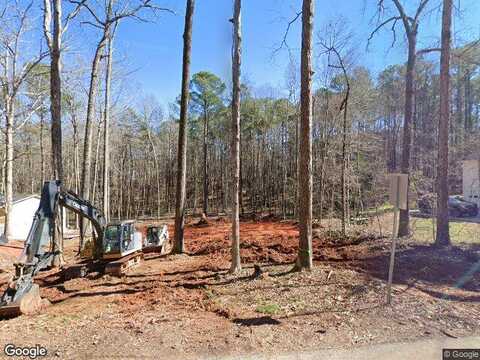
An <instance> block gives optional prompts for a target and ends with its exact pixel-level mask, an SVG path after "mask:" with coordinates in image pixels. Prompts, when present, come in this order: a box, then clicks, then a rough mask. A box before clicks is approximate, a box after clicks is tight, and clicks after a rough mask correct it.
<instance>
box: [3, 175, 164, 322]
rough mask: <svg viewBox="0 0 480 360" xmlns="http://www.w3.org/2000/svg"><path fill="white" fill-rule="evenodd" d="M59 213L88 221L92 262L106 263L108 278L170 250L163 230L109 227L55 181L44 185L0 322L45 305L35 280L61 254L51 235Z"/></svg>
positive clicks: (94, 210)
mask: <svg viewBox="0 0 480 360" xmlns="http://www.w3.org/2000/svg"><path fill="white" fill-rule="evenodd" d="M62 208H66V209H69V210H71V211H73V212H74V213H76V214H78V215H79V216H81V217H82V218H85V219H87V220H89V221H90V223H91V224H92V227H93V229H94V232H93V247H94V249H93V257H94V258H95V259H97V260H101V261H103V262H105V271H106V272H108V271H109V269H110V270H111V269H112V268H114V269H115V268H120V269H123V268H124V267H125V266H129V265H131V264H132V263H137V262H138V261H139V259H141V258H142V257H143V253H142V250H144V249H145V250H148V249H152V248H160V249H161V252H164V251H165V249H166V247H167V245H168V230H167V227H166V226H163V227H162V228H161V227H158V226H150V227H148V228H146V229H143V230H144V231H143V232H142V231H138V230H139V229H138V227H137V226H136V224H135V222H134V221H132V220H130V221H117V222H113V223H110V224H107V223H106V220H105V216H104V215H103V213H102V211H100V210H99V209H97V208H96V207H95V206H93V205H92V204H91V203H90V202H88V201H86V200H84V199H82V198H80V197H79V196H78V195H77V194H75V193H74V192H72V191H69V190H66V189H64V188H63V186H62V184H61V182H60V181H58V180H52V181H46V182H45V183H44V185H43V189H42V193H41V197H40V204H39V207H38V209H37V211H36V213H35V216H34V219H33V223H32V226H31V228H30V232H29V234H28V236H27V239H26V241H25V246H24V250H23V253H22V255H21V256H20V257H19V259H18V260H17V262H15V263H14V266H15V275H14V277H13V280H12V281H11V282H10V283H9V284H8V287H7V289H6V290H5V292H4V293H3V295H2V297H1V299H0V318H8V317H15V316H17V315H20V314H29V313H35V312H38V311H39V310H40V309H41V308H42V307H44V306H45V305H46V304H47V303H48V301H47V300H44V299H41V298H40V292H39V286H38V285H37V284H35V283H34V277H35V275H37V274H38V272H39V271H41V270H42V269H45V268H47V267H49V266H51V264H52V260H53V258H54V256H55V255H58V254H59V252H58V250H56V249H57V248H58V247H57V246H55V239H54V231H55V226H56V222H55V220H56V219H57V218H58V214H59V211H61V209H62ZM145 230H146V231H145ZM132 260H133V262H132Z"/></svg>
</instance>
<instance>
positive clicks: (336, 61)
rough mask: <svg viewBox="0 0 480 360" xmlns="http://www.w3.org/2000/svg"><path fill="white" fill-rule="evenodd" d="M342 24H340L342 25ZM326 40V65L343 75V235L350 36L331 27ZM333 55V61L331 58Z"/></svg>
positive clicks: (346, 207) (346, 211) (346, 209)
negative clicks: (347, 60)
mask: <svg viewBox="0 0 480 360" xmlns="http://www.w3.org/2000/svg"><path fill="white" fill-rule="evenodd" d="M343 26H344V24H342V27H343ZM329 35H330V36H329V39H328V41H325V40H321V41H320V45H321V46H322V47H323V49H324V53H326V54H327V55H328V66H329V67H331V68H334V69H338V70H339V71H340V72H341V75H342V77H343V82H344V83H343V84H342V85H343V86H342V92H343V98H342V102H341V104H340V108H339V111H340V112H341V113H342V118H343V121H342V170H341V175H340V182H341V188H342V194H341V199H342V234H343V235H344V236H345V235H346V232H347V224H348V223H349V207H350V205H349V201H348V186H347V175H348V174H347V170H348V159H349V133H350V126H349V121H348V105H349V99H350V90H351V86H350V78H349V75H348V73H347V63H346V57H347V55H346V54H344V53H343V52H345V51H346V49H345V47H346V44H347V43H348V41H349V40H350V39H351V36H350V35H349V34H347V35H346V36H341V34H339V33H338V31H337V29H336V28H335V27H332V33H331V34H329ZM331 57H333V61H332V59H331Z"/></svg>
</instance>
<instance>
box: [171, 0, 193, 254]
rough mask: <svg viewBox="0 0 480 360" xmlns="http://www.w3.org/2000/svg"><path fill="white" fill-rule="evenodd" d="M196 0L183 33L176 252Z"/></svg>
mask: <svg viewBox="0 0 480 360" xmlns="http://www.w3.org/2000/svg"><path fill="white" fill-rule="evenodd" d="M194 10H195V0H187V7H186V12H185V30H184V33H183V69H182V95H181V100H180V123H179V125H178V153H177V188H176V207H175V244H174V248H173V250H174V252H175V253H177V254H181V253H183V252H184V251H185V248H184V240H183V232H184V227H185V198H186V179H187V129H186V128H187V118H188V100H189V95H190V93H189V90H188V86H189V82H190V58H191V52H192V25H193V14H194Z"/></svg>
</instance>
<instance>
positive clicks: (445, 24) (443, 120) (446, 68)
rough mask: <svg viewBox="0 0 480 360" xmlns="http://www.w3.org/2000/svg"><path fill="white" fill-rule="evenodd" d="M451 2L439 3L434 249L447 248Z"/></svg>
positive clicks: (448, 237)
mask: <svg viewBox="0 0 480 360" xmlns="http://www.w3.org/2000/svg"><path fill="white" fill-rule="evenodd" d="M452 2H453V1H452V0H443V14H442V51H441V55H440V117H439V124H438V163H437V201H438V203H437V238H436V240H435V245H437V246H448V245H450V232H449V219H448V132H449V122H450V47H451V38H452V34H451V28H452V6H453V5H452Z"/></svg>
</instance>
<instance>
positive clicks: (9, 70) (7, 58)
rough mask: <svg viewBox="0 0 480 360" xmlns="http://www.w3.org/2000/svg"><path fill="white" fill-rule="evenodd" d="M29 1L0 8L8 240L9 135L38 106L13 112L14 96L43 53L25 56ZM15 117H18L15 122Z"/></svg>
mask: <svg viewBox="0 0 480 360" xmlns="http://www.w3.org/2000/svg"><path fill="white" fill-rule="evenodd" d="M32 5H33V1H31V2H29V3H27V4H26V6H24V7H22V6H21V5H20V4H18V3H14V4H8V3H7V6H6V7H5V8H4V9H2V10H0V13H2V14H4V15H5V14H8V17H7V15H5V16H4V18H3V19H2V23H1V24H0V68H1V70H2V71H1V73H0V86H1V89H2V93H1V96H2V101H0V104H1V105H2V107H3V109H1V112H2V113H3V116H5V154H6V155H5V171H4V176H5V179H4V182H5V227H4V236H5V240H6V241H8V240H9V237H10V234H11V208H12V203H13V162H14V147H13V135H14V132H15V131H16V130H18V129H19V128H20V127H22V126H23V125H24V124H25V123H26V122H27V121H28V120H29V119H30V118H31V116H32V115H33V114H34V113H35V111H36V110H37V107H40V106H41V104H39V102H38V101H33V102H32V104H30V105H29V106H28V109H24V111H20V112H18V113H17V106H18V101H17V100H18V97H19V95H20V93H21V89H22V86H23V85H24V83H25V82H26V80H27V79H28V77H29V76H30V75H31V73H32V70H33V69H35V68H36V67H37V65H38V64H39V63H40V61H42V59H44V58H45V56H46V55H47V54H46V53H43V52H40V54H39V55H37V56H34V55H32V56H28V55H26V56H25V54H28V53H29V52H28V51H27V49H26V46H25V43H24V38H25V37H26V36H25V35H26V32H27V31H28V30H29V26H30V24H29V17H30V16H31V10H32ZM16 119H19V120H21V121H20V122H19V123H16V121H15V120H16Z"/></svg>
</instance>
